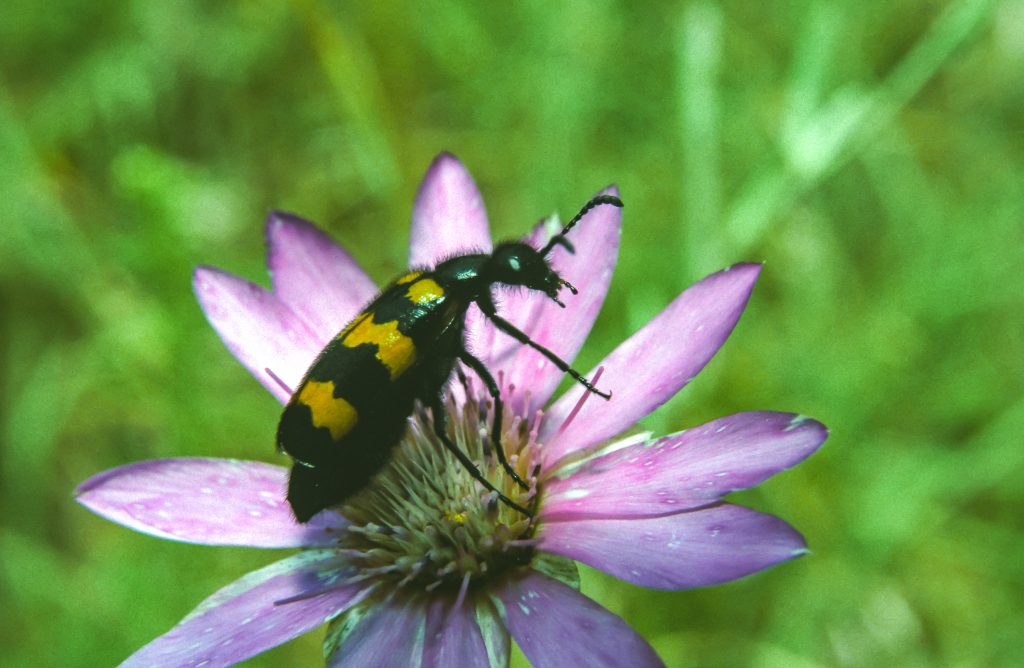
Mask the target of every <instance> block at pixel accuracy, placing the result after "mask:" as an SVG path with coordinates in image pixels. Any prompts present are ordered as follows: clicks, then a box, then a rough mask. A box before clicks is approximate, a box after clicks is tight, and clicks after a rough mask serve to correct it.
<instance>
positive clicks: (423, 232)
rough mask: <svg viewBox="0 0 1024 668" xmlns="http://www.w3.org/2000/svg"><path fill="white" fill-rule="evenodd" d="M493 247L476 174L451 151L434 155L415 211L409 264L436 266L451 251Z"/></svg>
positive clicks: (461, 251)
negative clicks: (475, 180) (474, 175)
mask: <svg viewBox="0 0 1024 668" xmlns="http://www.w3.org/2000/svg"><path fill="white" fill-rule="evenodd" d="M490 251H491V233H490V230H489V228H488V226H487V212H486V211H485V210H484V203H483V198H481V197H480V191H479V190H477V187H476V183H474V182H473V177H472V176H470V175H469V172H468V171H467V170H466V168H465V167H464V166H463V165H462V163H461V162H459V160H458V158H456V157H455V156H454V155H451V154H450V153H442V154H441V155H439V156H437V157H436V158H434V162H432V163H431V164H430V167H429V168H428V169H427V174H426V176H424V177H423V183H422V184H421V185H420V190H419V193H417V195H416V203H415V205H414V206H413V211H412V229H411V230H410V232H409V265H410V266H412V267H433V266H434V265H435V264H437V263H438V262H439V261H440V260H442V259H445V258H447V257H451V256H452V255H459V254H464V253H469V252H484V253H489V252H490Z"/></svg>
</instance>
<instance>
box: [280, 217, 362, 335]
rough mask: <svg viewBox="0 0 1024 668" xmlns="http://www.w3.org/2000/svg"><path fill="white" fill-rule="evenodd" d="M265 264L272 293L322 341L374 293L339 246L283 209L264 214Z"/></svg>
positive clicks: (313, 226) (335, 332)
mask: <svg viewBox="0 0 1024 668" xmlns="http://www.w3.org/2000/svg"><path fill="white" fill-rule="evenodd" d="M267 265H268V267H269V268H270V274H271V280H272V283H273V286H274V294H275V295H277V298H278V299H280V300H281V301H282V302H284V303H285V304H287V305H288V307H289V308H290V309H291V310H292V312H293V313H295V314H296V315H297V316H299V317H300V318H302V320H303V321H304V322H305V323H306V324H307V325H308V326H309V329H310V330H311V331H312V332H313V333H314V334H315V336H316V338H317V341H318V343H319V346H320V347H322V346H324V345H326V343H327V341H329V340H330V339H331V338H333V337H334V335H335V334H337V333H338V332H339V331H340V330H341V328H342V327H344V326H345V325H346V324H347V323H348V321H349V320H351V319H352V318H353V317H354V316H355V315H356V313H358V312H359V309H360V308H361V307H363V306H364V305H366V304H367V303H368V302H369V301H370V300H371V299H372V298H373V296H374V294H375V293H376V292H377V286H376V285H375V284H374V282H373V281H372V280H371V279H370V277H369V276H367V275H366V272H364V271H363V270H362V268H361V267H360V266H359V265H358V264H357V263H356V261H355V260H353V259H352V256H351V255H349V254H348V253H347V252H346V251H345V250H344V249H343V248H341V246H339V245H338V244H336V243H334V241H332V240H331V238H330V237H329V236H327V235H326V234H324V233H323V232H322V231H320V230H319V229H318V228H317V227H316V226H315V225H313V223H310V222H309V221H307V220H303V219H302V218H299V217H298V216H295V215H293V214H290V213H284V212H282V211H274V212H272V213H271V214H270V215H269V216H267Z"/></svg>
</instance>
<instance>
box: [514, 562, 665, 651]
mask: <svg viewBox="0 0 1024 668" xmlns="http://www.w3.org/2000/svg"><path fill="white" fill-rule="evenodd" d="M495 594H496V596H497V598H498V602H499V603H500V605H501V606H502V607H503V608H504V617H505V624H506V626H508V630H509V631H510V632H511V633H512V637H513V638H514V639H515V641H516V643H517V644H518V645H519V647H520V649H522V650H523V654H525V655H526V658H527V659H529V660H530V663H531V664H533V665H534V666H537V668H544V667H546V666H552V667H556V668H571V667H573V666H581V667H586V668H595V667H598V666H614V667H618V666H631V667H633V666H635V667H642V666H663V665H664V664H663V663H662V662H661V659H659V658H658V656H657V655H656V654H655V653H654V650H653V649H651V646H650V645H648V644H647V641H645V640H644V639H643V638H641V637H640V636H639V635H637V633H636V631H634V630H633V629H631V628H630V627H629V625H628V624H626V622H624V621H623V620H622V619H621V618H620V617H618V616H616V615H614V614H612V613H611V612H608V611H607V610H605V609H604V608H602V607H601V606H600V605H598V604H597V603H595V602H594V601H592V600H591V599H589V598H587V597H586V596H584V595H583V594H580V593H579V592H577V591H576V590H574V589H572V588H571V587H569V586H567V585H564V584H562V583H561V582H558V581H556V580H552V579H551V578H549V577H546V576H544V575H541V574H540V573H537V572H536V571H529V573H528V574H527V575H526V576H525V577H520V578H514V579H513V578H510V579H509V580H508V581H507V582H506V583H505V584H503V585H502V586H501V587H500V588H499V589H498V590H497V591H496V592H495Z"/></svg>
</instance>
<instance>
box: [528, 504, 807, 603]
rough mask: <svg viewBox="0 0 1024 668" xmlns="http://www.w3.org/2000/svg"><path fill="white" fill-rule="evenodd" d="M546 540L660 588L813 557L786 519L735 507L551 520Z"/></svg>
mask: <svg viewBox="0 0 1024 668" xmlns="http://www.w3.org/2000/svg"><path fill="white" fill-rule="evenodd" d="M541 538H542V542H541V549H543V550H547V551H548V552H554V553H555V554H560V555H562V556H563V557H569V558H570V559H575V560H577V561H582V562H583V563H585V564H589V565H590V566H593V567H594V568H597V569H598V570H602V571H604V572H605V573H609V574H611V575H614V576H615V577H617V578H622V579H623V580H626V581H628V582H632V583H634V584H638V585H641V586H644V587H652V588H654V589H688V588H690V587H703V586H705V585H712V584H719V583H721V582H728V581H729V580H735V579H736V578H741V577H743V576H745V575H749V574H751V573H754V572H756V571H759V570H761V569H763V568H767V567H768V566H771V565H773V564H777V563H779V562H781V561H787V560H789V559H793V558H794V557H799V556H801V555H802V554H804V553H806V552H807V545H806V543H804V540H803V538H802V537H801V536H800V534H799V533H797V531H796V530H795V529H794V528H793V527H791V526H789V525H788V524H786V523H785V522H783V521H782V520H780V519H779V518H777V517H774V516H772V515H765V514H763V513H758V512H756V511H753V510H750V509H749V508H744V507H742V506H733V505H728V504H722V505H718V506H712V507H710V508H706V509H704V510H695V511H692V512H687V513H678V514H675V515H665V516H662V517H651V518H645V519H624V520H573V521H566V522H549V523H547V524H544V525H542V527H541Z"/></svg>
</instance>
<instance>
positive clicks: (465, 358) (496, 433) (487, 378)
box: [459, 350, 530, 490]
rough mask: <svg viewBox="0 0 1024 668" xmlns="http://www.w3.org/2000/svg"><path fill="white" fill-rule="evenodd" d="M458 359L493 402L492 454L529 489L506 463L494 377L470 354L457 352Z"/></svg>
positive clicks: (501, 404)
mask: <svg viewBox="0 0 1024 668" xmlns="http://www.w3.org/2000/svg"><path fill="white" fill-rule="evenodd" d="M459 359H460V360H462V362H463V363H464V364H465V365H466V366H468V367H469V368H470V369H472V370H473V371H474V372H475V373H476V375H477V376H479V377H480V380H482V381H483V382H484V385H486V386H487V391H488V392H490V393H491V398H492V399H493V400H494V419H493V421H492V422H491V445H493V446H494V452H495V454H497V455H498V461H499V462H500V463H501V466H502V468H504V469H505V472H506V473H508V474H509V476H511V478H512V479H513V480H515V481H516V484H518V485H519V486H520V487H522V488H523V489H527V490H528V489H530V486H529V485H528V484H526V482H525V481H524V480H523V479H522V478H520V477H519V474H518V473H516V470H515V469H514V468H512V465H511V464H509V463H508V459H506V458H505V448H503V447H502V445H501V422H502V419H503V418H504V406H505V404H504V402H502V400H501V388H499V387H498V384H497V383H496V382H494V376H492V375H491V372H490V371H488V370H487V367H486V366H484V363H483V362H481V361H480V360H479V359H477V358H476V357H474V356H473V355H472V353H470V352H469V351H467V350H462V351H460V352H459Z"/></svg>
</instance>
